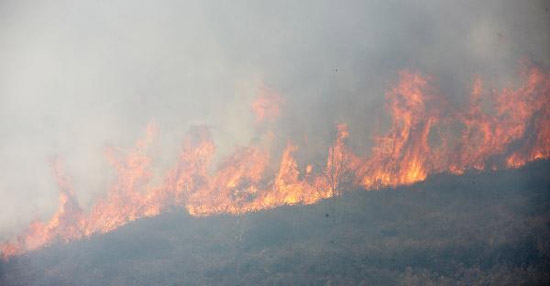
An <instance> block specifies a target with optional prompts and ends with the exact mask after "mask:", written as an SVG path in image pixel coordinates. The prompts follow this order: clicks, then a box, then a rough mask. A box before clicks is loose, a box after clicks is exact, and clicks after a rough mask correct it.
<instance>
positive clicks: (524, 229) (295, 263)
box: [0, 161, 550, 285]
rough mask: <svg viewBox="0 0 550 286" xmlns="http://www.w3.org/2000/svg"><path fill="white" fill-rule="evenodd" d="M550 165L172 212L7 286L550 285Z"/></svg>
mask: <svg viewBox="0 0 550 286" xmlns="http://www.w3.org/2000/svg"><path fill="white" fill-rule="evenodd" d="M548 170H550V161H539V162H535V163H532V164H530V165H528V166H526V167H524V168H522V169H517V170H504V171H495V172H486V173H477V172H470V173H466V174H465V175H463V176H453V175H446V174H440V175H435V176H432V177H430V178H428V180H427V181H425V182H423V183H419V184H415V185H412V186H409V187H400V188H397V189H386V190H381V191H372V192H364V191H354V192H349V193H346V194H344V195H342V196H340V197H337V198H332V199H328V200H325V201H322V202H320V203H318V204H315V205H310V206H289V207H282V208H277V209H273V210H267V211H261V212H257V213H250V214H245V215H242V216H231V215H220V216H213V217H206V218H195V217H191V216H189V215H188V214H186V213H184V212H183V211H182V210H173V211H172V212H170V213H168V214H164V215H161V216H158V217H155V218H149V219H141V220H138V221H136V222H134V223H131V224H129V225H127V226H125V227H122V228H120V229H118V230H115V231H113V232H112V233H108V234H106V235H102V236H101V235H97V236H95V237H92V238H91V239H89V240H86V241H80V242H73V243H70V244H55V245H53V246H50V247H48V248H46V249H43V250H40V251H36V252H32V253H29V254H26V255H23V256H20V257H16V258H13V259H11V260H10V261H8V262H2V264H0V267H1V268H0V274H1V276H0V279H1V280H0V282H2V283H1V284H2V285H195V284H200V285H219V284H225V285H260V284H267V285H290V284H294V285H295V284H306V285H310V284H311V285H319V284H321V285H325V284H326V285H330V284H333V285H334V284H337V285H341V284H344V285H345V284H349V285H358V284H359V285H364V284H375V285H395V284H405V285H420V284H422V285H427V284H430V283H431V284H437V285H457V284H458V285H488V284H489V285H493V284H498V285H548V284H549V283H550V275H549V273H548V271H547V269H550V215H549V213H550V176H548Z"/></svg>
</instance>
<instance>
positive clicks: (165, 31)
mask: <svg viewBox="0 0 550 286" xmlns="http://www.w3.org/2000/svg"><path fill="white" fill-rule="evenodd" d="M548 9H549V5H548V3H547V2H546V1H482V2H480V1H473V0H472V1H460V2H456V3H448V2H442V1H435V0H429V1H428V0H426V1H415V2H414V3H413V2H409V1H349V2H345V3H342V2H336V1H272V2H270V3H267V2H265V1H261V2H258V1H227V2H224V3H220V2H219V1H103V0H94V1H86V2H82V1H79V2H74V1H47V2H43V3H35V2H32V1H8V0H4V1H2V2H1V3H0V62H1V65H0V138H1V140H0V158H2V160H1V163H0V194H1V198H2V199H1V200H0V209H2V212H0V237H3V236H6V237H10V236H12V235H13V234H14V233H15V232H16V231H18V230H19V229H21V227H22V226H24V225H26V224H27V223H28V222H29V221H30V220H31V219H33V218H45V217H48V216H50V215H51V213H52V212H53V211H54V209H55V208H56V205H57V195H58V190H57V187H56V184H55V177H54V176H53V171H52V168H51V166H50V162H51V159H52V158H53V157H55V156H58V157H59V158H61V160H62V161H63V162H64V165H65V169H66V170H67V172H66V173H67V175H69V176H70V177H71V178H72V184H73V186H74V188H75V192H76V194H77V197H78V200H79V201H80V202H81V204H82V205H83V206H84V207H86V206H88V205H89V204H90V203H91V202H92V201H94V199H95V198H97V197H98V196H101V195H102V194H104V193H105V191H106V189H107V188H108V186H109V183H110V182H111V181H112V179H113V176H114V174H113V173H114V172H113V170H112V167H111V166H110V165H109V164H108V162H107V160H105V156H104V150H105V148H106V147H108V146H115V147H120V148H123V149H124V148H130V147H131V146H132V145H133V143H134V141H135V140H136V139H137V138H139V137H141V136H143V134H144V132H145V127H146V126H147V124H148V123H150V122H154V123H155V124H156V126H157V127H158V130H159V132H158V137H157V139H156V142H157V143H156V144H155V145H154V147H153V150H151V152H152V153H153V155H152V158H154V159H155V162H154V163H155V164H156V167H157V168H158V169H165V168H167V166H170V164H172V163H174V162H175V160H176V158H177V153H178V150H179V148H180V142H181V139H182V137H183V135H184V133H185V131H186V130H187V128H188V127H189V126H191V125H195V124H206V125H208V126H210V127H211V128H212V132H213V134H214V139H215V141H216V144H217V148H218V154H219V155H220V156H221V155H223V154H228V153H229V152H231V151H232V150H233V148H234V146H237V145H243V144H247V142H249V141H250V140H252V139H254V136H256V135H255V134H256V132H255V131H256V128H257V127H256V126H254V117H253V114H252V112H251V111H250V104H251V102H252V99H253V98H254V97H255V96H256V95H257V92H258V87H259V86H262V85H265V86H267V87H269V88H271V89H273V90H275V91H277V92H278V93H279V94H281V96H283V97H284V98H285V104H284V107H283V108H282V112H281V118H280V121H279V125H278V126H277V127H276V132H277V133H278V134H280V135H281V136H280V137H279V138H280V139H281V142H280V145H281V146H282V145H284V144H286V141H287V140H288V139H289V138H293V139H294V140H295V141H297V142H296V143H298V145H304V144H305V143H306V142H307V146H308V148H307V150H305V151H304V154H302V155H303V156H305V157H308V159H311V158H316V156H318V154H319V153H318V152H325V153H326V150H327V149H326V147H327V146H328V144H330V142H331V141H332V139H333V138H334V133H335V128H333V127H334V125H335V123H337V122H347V123H348V124H349V128H350V134H351V141H352V145H354V146H355V147H356V148H358V149H360V150H359V151H361V152H366V151H367V150H369V146H370V145H369V144H370V142H371V138H372V135H373V133H375V132H380V130H382V129H383V128H384V116H385V115H384V114H385V111H384V109H383V108H382V107H383V102H384V98H383V97H384V91H385V90H386V88H387V87H388V86H389V85H390V84H391V83H392V82H395V81H396V80H397V76H398V73H397V72H398V70H400V69H404V68H406V69H414V70H419V71H421V72H422V73H425V74H428V75H432V76H433V77H434V81H435V82H436V84H437V86H438V89H439V90H440V91H442V92H441V93H442V95H443V96H446V97H448V98H449V101H450V102H451V103H453V104H456V106H460V105H461V104H462V103H463V102H462V101H463V95H464V94H467V93H468V92H469V88H470V87H471V84H472V78H473V77H474V76H476V75H479V76H482V77H484V78H486V79H488V80H489V81H490V82H491V83H492V85H493V86H495V87H498V86H499V85H502V84H503V83H504V82H514V81H515V76H516V75H517V70H518V61H520V60H523V59H527V60H529V61H532V62H534V63H535V64H538V65H543V66H547V65H550V55H549V54H548V52H547V49H548V47H550V35H549V33H548V31H549V30H550V18H549V17H550V14H549V12H548Z"/></svg>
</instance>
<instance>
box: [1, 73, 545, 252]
mask: <svg viewBox="0 0 550 286" xmlns="http://www.w3.org/2000/svg"><path fill="white" fill-rule="evenodd" d="M521 78H522V79H523V83H522V85H521V86H519V87H518V88H516V89H512V88H506V89H503V90H501V91H498V90H486V89H484V87H483V82H482V80H481V79H480V78H476V79H475V80H474V82H473V85H472V92H471V94H470V96H469V102H468V104H467V108H465V109H464V111H462V110H458V111H457V110H453V109H451V108H450V107H449V106H448V105H447V104H445V100H443V97H441V96H439V95H438V93H437V90H436V89H435V88H434V87H433V86H432V79H431V78H430V77H426V76H423V75H421V74H420V73H417V72H412V71H402V72H400V80H399V82H398V84H397V85H396V86H395V87H392V88H390V89H389V90H388V91H387V93H386V98H387V109H388V112H389V114H390V115H391V118H392V120H391V125H390V128H389V130H388V132H387V133H386V134H385V135H383V136H377V137H375V138H374V140H375V142H374V143H375V144H374V147H373V148H372V150H371V153H370V154H369V155H368V156H366V157H363V156H360V155H357V154H355V153H354V152H353V150H352V148H351V147H349V145H348V143H347V140H348V137H349V136H350V134H349V131H348V128H347V125H346V124H338V125H337V131H338V135H337V138H336V139H335V141H334V143H333V145H332V146H331V147H330V148H329V150H328V152H327V158H326V164H325V166H324V167H321V168H314V167H313V165H311V164H305V165H303V166H302V165H301V164H299V162H298V161H297V160H296V158H295V157H294V156H295V153H296V152H298V151H299V147H298V146H297V145H295V144H293V143H292V142H289V143H288V144H287V146H286V148H285V150H284V151H283V153H282V155H281V158H280V159H277V158H273V157H272V156H271V152H270V151H271V150H270V148H269V147H268V146H270V144H258V143H254V144H250V145H249V146H247V147H241V148H238V149H236V150H235V152H234V153H233V154H231V155H230V156H228V157H227V158H226V159H225V160H222V162H221V164H219V166H217V167H216V168H215V169H214V168H213V166H212V162H213V158H214V155H215V150H216V147H215V144H214V141H213V139H212V136H211V134H210V131H209V130H208V128H207V127H204V126H199V127H193V128H191V129H190V130H189V131H188V132H187V133H186V135H185V137H184V140H183V143H182V148H181V152H180V154H179V158H178V162H177V163H176V164H175V166H174V167H173V168H172V169H171V170H169V171H168V172H167V174H166V175H165V176H164V179H163V181H162V183H160V184H159V185H158V186H151V177H152V170H151V167H150V164H151V161H152V159H151V158H150V157H149V156H148V155H147V148H148V146H149V145H150V144H151V142H152V141H153V138H154V136H155V132H156V128H155V127H154V125H150V126H149V127H148V128H147V133H146V136H145V138H144V139H141V140H139V141H138V142H137V143H136V145H135V146H134V148H133V149H131V150H129V151H126V152H122V151H121V150H117V149H114V148H111V149H109V150H108V151H107V159H108V160H109V162H110V163H111V164H112V165H113V167H114V168H115V170H116V173H117V180H116V181H115V182H114V183H113V184H112V186H111V188H110V189H109V191H108V192H107V194H106V196H105V197H104V198H103V199H101V200H99V201H98V202H97V203H96V204H94V205H93V207H92V208H91V209H90V210H89V211H83V210H82V209H81V208H80V207H79V205H78V202H77V200H76V198H75V193H74V190H73V189H72V187H71V184H70V180H69V178H68V177H67V176H66V175H65V174H64V172H63V169H62V168H61V164H60V162H59V161H58V160H56V161H55V162H54V164H53V168H54V171H55V175H56V178H57V183H58V186H59V189H60V196H59V208H58V210H57V211H56V212H55V214H54V215H53V216H52V218H51V219H50V220H49V221H47V222H33V223H32V224H31V225H30V226H29V227H28V228H27V230H26V231H25V232H24V233H23V234H22V235H20V236H19V237H17V238H16V239H15V240H13V241H10V242H6V243H4V244H2V245H1V246H0V250H1V251H2V255H3V257H4V258H8V257H11V256H14V255H17V254H20V253H24V252H27V251H30V250H33V249H37V248H39V247H42V246H45V245H48V244H51V243H53V242H55V241H71V240H75V239H80V238H83V237H89V236H91V235H93V234H96V233H105V232H109V231H111V230H113V229H116V228H117V227H120V226H122V225H124V224H126V223H128V222H130V221H133V220H135V219H138V218H142V217H148V216H155V215H158V214H160V213H161V212H163V211H166V210H167V209H169V208H170V207H181V206H183V207H185V208H186V209H187V211H188V212H189V213H190V214H191V215H195V216H205V215H212V214H218V213H231V214H239V213H245V212H251V211H258V210H263V209H269V208H275V207H278V206H281V205H294V204H313V203H315V202H317V201H319V200H321V199H324V198H329V197H332V196H335V195H338V194H340V193H341V192H342V191H345V190H349V189H353V188H356V187H363V188H365V189H377V188H382V187H389V186H399V185H407V184H412V183H415V182H419V181H422V180H425V179H426V178H427V177H428V176H429V175H430V174H434V173H441V172H450V173H453V174H461V173H463V172H464V171H465V170H467V169H476V170H484V169H486V168H493V169H494V168H503V167H514V168H517V167H520V166H523V165H524V164H526V163H527V162H530V161H533V160H538V159H547V158H550V104H548V103H549V102H550V73H548V72H547V71H543V70H541V69H538V68H535V67H529V68H526V69H525V70H524V71H523V72H522V73H521ZM282 102H283V99H282V97H280V96H279V95H278V94H276V93H274V92H272V91H269V90H268V91H266V89H263V90H262V95H261V96H260V97H259V98H258V99H257V100H256V101H255V102H254V103H253V105H252V107H253V110H254V112H255V114H256V119H257V122H262V121H265V120H268V121H273V120H275V118H276V117H277V116H278V115H279V113H280V109H279V108H280V104H281V103H282ZM487 102H488V103H490V106H489V107H488V108H486V106H484V104H485V103H487ZM264 129H265V128H264ZM264 129H262V130H264ZM455 129H456V130H458V131H453V130H455ZM259 130H260V129H259ZM263 132H266V133H267V134H268V136H265V137H266V138H267V140H270V139H272V137H273V136H272V135H273V133H272V131H269V130H268V131H263ZM273 160H277V161H278V160H280V162H279V164H278V168H275V169H273V168H271V167H270V166H271V163H272V162H273ZM212 170H213V171H212Z"/></svg>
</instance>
